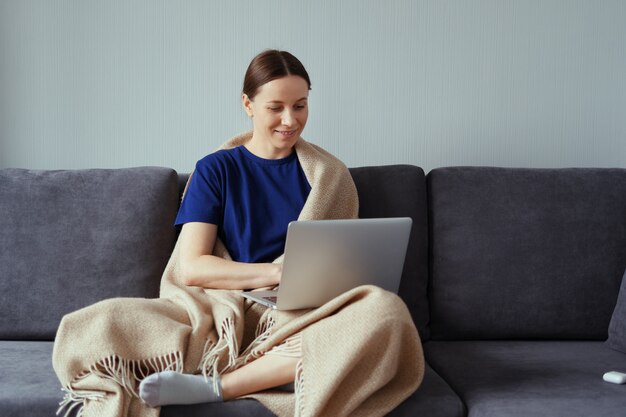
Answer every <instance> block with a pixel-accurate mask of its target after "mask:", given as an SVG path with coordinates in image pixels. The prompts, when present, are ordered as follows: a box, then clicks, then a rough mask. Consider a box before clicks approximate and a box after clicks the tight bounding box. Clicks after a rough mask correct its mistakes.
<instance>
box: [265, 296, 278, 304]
mask: <svg viewBox="0 0 626 417" xmlns="http://www.w3.org/2000/svg"><path fill="white" fill-rule="evenodd" d="M263 299H264V300H267V301H269V302H270V303H275V302H276V297H274V296H272V297H263Z"/></svg>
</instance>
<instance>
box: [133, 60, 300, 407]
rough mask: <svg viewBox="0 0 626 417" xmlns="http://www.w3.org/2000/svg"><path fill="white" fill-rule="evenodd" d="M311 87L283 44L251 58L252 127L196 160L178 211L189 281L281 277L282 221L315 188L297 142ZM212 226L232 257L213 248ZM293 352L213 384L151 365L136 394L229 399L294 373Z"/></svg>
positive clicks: (152, 398) (221, 284)
mask: <svg viewBox="0 0 626 417" xmlns="http://www.w3.org/2000/svg"><path fill="white" fill-rule="evenodd" d="M310 89H311V81H310V79H309V75H308V74H307V72H306V70H305V68H304V66H303V65H302V64H301V63H300V61H299V60H298V59H297V58H296V57H294V56H293V55H292V54H290V53H289V52H285V51H276V50H270V51H265V52H263V53H261V54H259V55H257V56H256V57H255V58H254V59H253V60H252V62H251V63H250V65H249V67H248V70H247V72H246V75H245V79H244V84H243V95H242V103H243V107H244V110H245V111H246V113H247V114H248V116H249V117H250V118H251V120H252V125H253V131H252V137H251V138H250V139H249V141H247V142H246V143H245V144H244V145H240V146H237V147H234V148H231V149H227V150H220V151H218V152H216V153H213V154H210V155H208V156H207V157H205V158H203V159H201V160H200V161H199V162H198V163H197V164H196V169H195V172H194V173H193V175H192V177H191V180H190V182H189V186H188V188H187V190H186V193H185V197H184V199H183V201H182V205H181V208H180V211H179V213H178V217H177V219H176V224H177V225H182V230H181V233H180V237H179V241H180V260H181V270H182V277H183V280H184V282H185V284H186V285H190V286H198V287H202V288H212V289H226V290H244V289H254V288H263V287H271V286H275V285H278V284H279V283H280V276H281V269H282V268H281V264H279V263H271V262H272V261H273V260H274V259H276V258H278V257H279V256H280V255H281V254H282V253H283V250H284V244H285V236H286V234H287V225H288V224H289V222H290V221H292V220H296V219H297V218H298V215H299V214H300V211H301V210H302V207H303V206H304V202H305V201H306V199H307V196H308V194H309V191H310V190H311V186H310V185H309V183H308V181H307V179H306V177H305V175H304V172H303V170H302V167H301V166H300V163H299V160H298V157H297V154H296V153H295V151H294V147H295V144H296V142H297V141H298V140H299V138H300V134H301V133H302V131H303V130H304V127H305V126H306V122H307V119H308V115H309V107H308V96H309V90H310ZM218 236H219V238H220V239H221V240H222V241H223V242H224V244H225V246H226V248H227V249H228V252H229V253H230V255H231V257H232V259H231V260H227V259H223V258H221V257H218V256H214V255H213V250H214V246H215V242H216V239H217V237H218ZM293 340H294V339H291V341H292V342H291V343H292V344H293ZM299 356H300V355H299V354H294V352H293V351H292V352H291V354H290V355H280V354H271V355H264V356H262V357H261V358H259V359H257V360H255V361H253V362H251V363H250V364H248V365H245V366H243V367H241V368H239V369H237V370H235V371H234V372H231V373H227V374H225V375H223V376H222V377H221V381H220V383H219V385H218V387H219V388H218V391H217V392H214V391H213V390H212V389H211V387H212V386H213V385H212V384H209V383H208V382H207V381H206V380H205V378H204V377H203V376H202V375H183V374H179V373H176V372H171V371H166V372H163V373H160V374H153V375H151V376H150V377H148V378H147V379H144V380H143V381H142V384H141V387H140V395H141V397H142V399H143V400H144V401H146V403H148V404H150V405H152V406H158V405H165V404H188V403H193V402H205V401H215V400H222V399H224V400H229V399H233V398H237V397H240V396H242V395H244V394H249V393H252V392H257V391H261V390H265V389H268V388H273V387H277V386H280V385H284V384H287V383H292V382H293V381H294V379H295V373H296V365H297V363H298V361H299V360H300V357H299Z"/></svg>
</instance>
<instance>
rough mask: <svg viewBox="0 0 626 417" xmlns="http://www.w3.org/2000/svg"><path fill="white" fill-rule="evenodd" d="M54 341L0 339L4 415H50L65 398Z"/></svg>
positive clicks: (1, 410) (1, 411)
mask: <svg viewBox="0 0 626 417" xmlns="http://www.w3.org/2000/svg"><path fill="white" fill-rule="evenodd" d="M52 346H53V343H52V342H47V341H28V342H17V341H0V369H2V372H0V416H11V417H50V416H54V415H55V412H56V411H57V409H58V408H59V401H61V399H62V397H63V393H62V392H61V385H60V384H59V380H58V379H57V377H56V375H55V373H54V370H53V369H52V360H51V357H52Z"/></svg>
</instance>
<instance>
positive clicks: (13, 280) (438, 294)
mask: <svg viewBox="0 0 626 417" xmlns="http://www.w3.org/2000/svg"><path fill="white" fill-rule="evenodd" d="M350 172H351V174H352V176H353V178H354V182H355V184H356V186H357V190H358V194H359V201H360V213H359V215H360V217H388V216H408V217H411V218H412V219H413V229H412V231H411V238H410V242H409V248H408V250H407V258H406V262H405V267H404V271H403V276H402V283H401V285H400V294H399V295H400V296H401V297H402V298H403V300H404V301H405V302H406V304H407V306H408V307H409V310H410V311H411V315H412V318H413V320H414V322H415V324H416V327H417V328H418V330H419V332H420V336H421V338H422V340H423V342H424V343H423V346H424V353H425V356H426V360H427V363H426V369H425V375H424V380H423V382H422V385H421V386H420V387H419V389H418V390H417V391H416V392H415V393H413V394H412V395H411V396H410V397H409V398H407V399H406V400H405V401H404V402H403V403H402V404H400V405H399V406H398V407H397V408H396V409H395V410H393V411H392V412H391V413H390V414H389V416H391V417H403V416H407V417H408V416H430V417H463V416H470V417H495V416H497V417H517V416H529V415H532V416H556V417H560V416H574V417H576V416H600V417H602V416H606V417H608V416H622V415H624V410H625V409H626V395H625V392H626V391H625V389H626V385H614V384H609V383H606V382H604V381H603V380H602V375H603V373H605V372H608V371H621V372H626V352H625V351H624V350H623V349H622V347H623V346H624V345H622V342H621V341H623V336H624V334H625V333H626V332H625V326H626V318H625V315H624V313H626V289H625V287H626V276H624V275H625V274H626V272H625V269H626V169H547V170H542V169H510V168H484V167H456V168H454V167H453V168H439V169H435V170H433V171H431V172H430V173H429V174H428V175H426V176H424V172H423V171H422V169H420V168H418V167H415V166H410V165H393V166H378V167H361V168H351V169H350ZM187 177H188V175H186V174H181V175H177V174H176V172H175V171H173V170H171V169H167V168H130V169H116V170H78V171H28V170H15V169H1V170H0V230H2V232H0V290H2V295H1V297H2V299H1V300H0V301H2V303H1V305H0V416H3V417H5V416H6V417H47V416H51V415H54V413H55V411H56V410H57V408H58V403H59V401H60V400H61V398H62V397H63V393H62V391H61V390H60V384H59V382H58V380H57V377H56V375H55V373H54V371H53V369H52V363H51V353H52V348H53V342H52V341H53V339H54V335H55V332H56V329H57V326H58V324H59V322H60V318H61V316H62V315H63V314H65V313H67V312H70V311H74V310H76V309H79V308H81V307H83V306H86V305H89V304H92V303H94V302H96V301H99V300H102V299H107V298H112V297H120V296H121V297H146V298H152V297H156V296H158V286H159V279H160V277H161V274H162V272H163V268H164V267H165V264H166V263H167V260H168V258H169V256H170V254H171V251H172V248H173V245H174V242H175V239H176V230H175V229H174V228H173V227H172V225H173V220H174V217H175V214H176V210H177V207H178V204H179V203H180V195H181V192H182V187H184V184H185V181H186V179H187ZM620 285H621V287H620ZM618 294H619V297H618ZM347 331H349V329H347ZM607 337H608V341H606V340H607ZM485 339H491V340H485ZM161 415H162V416H163V417H194V416H205V415H211V416H227V415H228V416H257V417H269V416H272V413H271V412H270V411H269V410H267V409H265V408H264V407H263V406H262V405H261V404H260V403H259V402H257V401H255V400H252V399H241V400H236V401H232V402H226V403H219V404H198V405H194V406H168V407H163V409H162V413H161Z"/></svg>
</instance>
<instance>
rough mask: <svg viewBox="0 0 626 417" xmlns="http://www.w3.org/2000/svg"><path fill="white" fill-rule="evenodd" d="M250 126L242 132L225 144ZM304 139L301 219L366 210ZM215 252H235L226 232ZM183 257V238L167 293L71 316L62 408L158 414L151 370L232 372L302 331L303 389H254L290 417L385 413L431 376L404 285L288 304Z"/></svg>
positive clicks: (342, 171) (60, 371)
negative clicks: (229, 282)
mask: <svg viewBox="0 0 626 417" xmlns="http://www.w3.org/2000/svg"><path fill="white" fill-rule="evenodd" d="M250 137H251V134H250V133H247V134H244V135H240V136H238V137H235V138H233V139H231V140H230V141H228V142H227V143H226V144H225V145H223V147H224V148H231V147H235V146H238V145H240V144H243V143H245V142H246V141H247V140H249V139H250ZM295 149H296V152H297V154H298V158H299V160H300V163H301V165H302V168H303V171H304V173H305V175H306V177H307V179H308V181H309V183H310V185H311V192H310V194H309V197H308V199H307V201H306V203H305V205H304V208H303V209H302V212H301V214H300V216H299V219H300V220H308V219H336V218H354V217H356V216H357V213H358V198H357V194H356V188H355V186H354V183H353V182H352V178H351V176H350V174H349V172H348V170H347V168H346V167H345V165H344V164H343V163H341V162H340V161H339V160H337V159H336V158H334V157H333V156H332V155H330V154H329V153H327V152H326V151H324V150H323V149H321V148H319V147H318V146H315V145H313V144H310V143H308V142H306V141H304V140H303V139H300V140H299V141H298V143H297V144H296V148H295ZM214 253H215V254H216V255H219V256H223V257H228V253H227V251H226V250H225V248H224V246H223V244H222V243H221V242H218V244H216V249H215V252H214ZM178 259H179V251H178V245H176V246H175V248H174V251H173V252H172V256H171V258H170V260H169V262H168V265H167V267H166V269H165V272H164V274H163V277H162V279H161V297H160V298H159V299H135V298H132V299H131V298H119V299H111V300H105V301H101V302H99V303H96V304H94V305H92V306H89V307H87V308H84V309H81V310H79V311H76V312H74V313H71V314H69V315H67V316H65V317H64V318H63V320H62V322H61V324H60V326H59V330H58V333H57V337H56V341H55V345H54V352H53V365H54V369H55V371H56V373H57V375H58V377H59V380H60V381H61V383H62V385H63V387H64V388H63V389H64V391H65V398H64V400H63V402H62V403H61V408H60V411H61V412H66V413H69V412H70V411H71V410H72V409H74V408H79V410H80V415H82V416H85V417H92V416H93V417H96V416H97V417H126V416H133V417H135V416H137V417H148V416H155V417H156V416H158V414H159V409H154V408H150V407H148V406H147V405H145V404H144V403H142V402H141V400H140V399H139V398H138V395H137V390H138V388H137V387H138V383H139V381H140V380H141V379H142V378H144V377H145V376H146V375H148V374H150V373H153V372H158V371H162V370H166V369H170V370H175V371H178V372H186V373H198V372H202V373H204V374H205V375H208V376H212V375H219V374H223V373H226V372H228V371H230V370H233V369H236V368H238V367H240V366H242V365H244V364H245V363H247V362H249V361H251V360H254V359H255V358H258V357H259V356H261V355H263V354H264V353H265V352H267V351H268V350H270V349H271V348H272V347H274V346H277V345H279V344H280V343H281V342H282V341H284V340H285V339H286V338H288V337H289V336H291V335H293V334H295V333H298V332H301V334H302V360H301V361H300V363H299V364H298V368H297V378H296V384H295V387H296V388H295V395H294V394H291V393H285V392H279V391H267V392H263V393H258V394H255V395H252V396H251V397H253V398H256V399H258V400H259V401H261V402H262V403H263V404H264V405H265V406H266V407H268V408H269V409H270V410H272V411H273V412H274V413H275V414H277V415H278V416H292V415H300V416H347V415H351V416H352V415H357V416H358V415H362V416H377V415H384V414H386V413H387V412H389V411H390V410H392V409H393V408H394V407H395V406H396V405H398V404H399V403H400V402H402V401H403V400H404V399H405V398H406V397H408V396H409V395H410V394H411V393H412V392H413V391H415V389H416V388H417V387H418V386H419V384H420V383H421V380H422V377H423V372H424V361H423V355H422V347H421V343H420V340H419V337H418V334H417V331H416V329H415V326H414V325H413V322H412V320H411V317H410V314H409V312H408V310H407V308H406V306H405V305H404V303H403V302H402V301H401V300H400V298H398V297H397V296H396V295H394V294H391V293H389V292H385V291H383V290H380V289H378V288H376V287H372V286H363V287H359V288H356V289H354V290H352V291H349V292H347V293H345V294H343V295H341V296H339V297H337V298H336V299H334V300H332V301H331V302H329V303H327V304H326V305H324V306H322V307H320V308H317V309H314V310H306V311H305V310H303V311H291V312H277V311H274V310H269V309H264V308H262V307H261V306H260V305H258V304H248V303H244V301H243V297H241V295H240V294H239V291H226V290H206V289H202V288H198V287H188V286H185V285H184V284H182V283H181V282H180V279H179V264H178ZM281 260H282V259H281V258H279V259H277V260H276V262H280V261H281Z"/></svg>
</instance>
